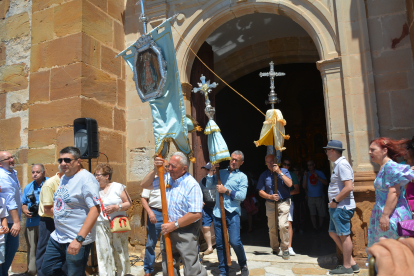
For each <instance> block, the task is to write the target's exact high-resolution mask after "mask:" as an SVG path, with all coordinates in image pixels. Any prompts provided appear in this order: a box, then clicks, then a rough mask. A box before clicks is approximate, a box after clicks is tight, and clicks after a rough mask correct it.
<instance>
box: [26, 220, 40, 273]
mask: <svg viewBox="0 0 414 276" xmlns="http://www.w3.org/2000/svg"><path fill="white" fill-rule="evenodd" d="M24 237H25V238H26V243H27V272H28V273H29V274H32V275H35V274H36V273H37V270H36V248H37V241H38V239H39V226H32V227H26V228H25V230H24Z"/></svg>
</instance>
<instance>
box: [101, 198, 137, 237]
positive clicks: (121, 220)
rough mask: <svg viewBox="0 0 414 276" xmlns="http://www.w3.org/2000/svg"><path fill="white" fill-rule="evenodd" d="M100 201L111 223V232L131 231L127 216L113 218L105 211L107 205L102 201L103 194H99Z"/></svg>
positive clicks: (104, 213) (103, 211)
mask: <svg viewBox="0 0 414 276" xmlns="http://www.w3.org/2000/svg"><path fill="white" fill-rule="evenodd" d="M99 201H100V202H101V208H102V213H103V215H104V216H106V217H107V218H108V220H109V222H110V223H111V233H124V232H128V231H131V225H130V224H129V219H128V217H127V216H116V217H114V218H113V220H111V219H110V218H109V216H108V214H107V213H106V212H105V206H104V205H103V203H102V199H101V196H100V195H99Z"/></svg>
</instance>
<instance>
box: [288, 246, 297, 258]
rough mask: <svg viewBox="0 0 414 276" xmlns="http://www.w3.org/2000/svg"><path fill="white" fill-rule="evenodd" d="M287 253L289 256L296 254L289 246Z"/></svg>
mask: <svg viewBox="0 0 414 276" xmlns="http://www.w3.org/2000/svg"><path fill="white" fill-rule="evenodd" d="M289 255H290V256H296V253H295V251H293V248H292V247H289Z"/></svg>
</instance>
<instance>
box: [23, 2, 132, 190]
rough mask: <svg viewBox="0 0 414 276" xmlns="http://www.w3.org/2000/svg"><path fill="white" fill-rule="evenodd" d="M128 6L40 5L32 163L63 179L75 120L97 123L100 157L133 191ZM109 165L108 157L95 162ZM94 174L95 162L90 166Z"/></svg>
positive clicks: (35, 11)
mask: <svg viewBox="0 0 414 276" xmlns="http://www.w3.org/2000/svg"><path fill="white" fill-rule="evenodd" d="M123 15H124V2H123V1H122V0H108V1H87V0H73V1H60V0H59V1H58V0H57V1H42V0H36V1H33V8H32V37H31V44H32V54H31V59H30V60H31V66H30V88H29V100H28V105H29V123H28V147H29V152H28V163H29V164H31V163H35V162H41V161H42V163H45V164H46V168H47V170H48V171H49V172H53V173H54V172H56V170H57V165H58V164H57V161H56V160H57V158H58V152H59V151H60V150H61V149H62V148H63V147H65V146H71V145H74V139H73V120H74V119H76V118H79V117H90V118H93V119H96V120H97V122H98V126H99V144H100V146H99V150H100V151H101V152H103V153H105V154H106V155H107V156H108V159H109V163H110V164H111V165H112V166H113V167H114V175H113V180H114V181H117V182H120V183H126V158H125V144H126V124H125V118H126V98H125V72H124V70H125V66H124V63H123V62H122V60H121V59H120V58H117V59H115V55H116V54H117V53H118V52H119V51H121V50H123V48H124V35H123V34H124V32H123ZM98 162H106V158H105V157H104V156H101V157H100V158H98V159H95V160H93V162H92V169H93V168H94V167H95V166H96V164H97V163H98ZM84 166H85V168H88V165H87V161H85V162H84Z"/></svg>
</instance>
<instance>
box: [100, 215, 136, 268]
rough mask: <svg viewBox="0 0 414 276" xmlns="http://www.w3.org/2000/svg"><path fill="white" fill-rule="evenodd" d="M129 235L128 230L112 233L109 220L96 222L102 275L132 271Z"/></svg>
mask: <svg viewBox="0 0 414 276" xmlns="http://www.w3.org/2000/svg"><path fill="white" fill-rule="evenodd" d="M128 235H129V233H128V232H125V233H111V224H110V223H109V221H108V220H105V221H97V222H96V241H95V245H96V254H97V256H98V267H99V275H100V276H115V275H118V276H124V275H126V274H129V273H131V264H130V261H129V253H128ZM116 272H118V273H116Z"/></svg>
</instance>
